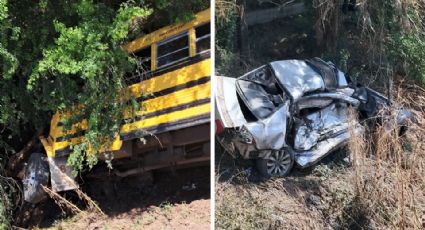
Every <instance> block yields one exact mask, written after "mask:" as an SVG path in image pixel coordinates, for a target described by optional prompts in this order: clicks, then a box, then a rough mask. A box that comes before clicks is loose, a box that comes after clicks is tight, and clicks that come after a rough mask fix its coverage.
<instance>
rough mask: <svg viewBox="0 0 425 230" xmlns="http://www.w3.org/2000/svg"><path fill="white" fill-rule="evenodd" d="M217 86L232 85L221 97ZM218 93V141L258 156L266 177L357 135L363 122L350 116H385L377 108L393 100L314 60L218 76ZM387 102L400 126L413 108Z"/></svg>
mask: <svg viewBox="0 0 425 230" xmlns="http://www.w3.org/2000/svg"><path fill="white" fill-rule="evenodd" d="M219 87H224V88H228V89H231V88H232V87H234V89H235V90H234V91H233V92H229V91H228V92H226V95H223V94H222V92H223V91H222V90H221V89H219ZM216 92H217V95H216V103H217V105H216V107H217V109H218V113H217V114H218V119H219V121H220V123H222V125H223V126H224V127H225V129H224V130H223V131H222V132H221V133H219V134H218V135H217V139H218V140H219V142H220V143H221V144H222V146H223V147H224V148H225V149H226V150H227V151H228V152H229V153H231V154H232V155H233V156H235V157H237V156H242V157H243V158H245V159H256V160H257V166H258V169H259V171H260V172H261V173H262V174H264V175H265V176H284V175H286V174H288V173H289V171H290V170H291V168H292V165H293V164H294V163H296V165H297V166H299V167H301V168H306V167H309V166H311V165H313V164H315V163H317V162H318V161H319V160H320V159H322V158H323V157H325V156H326V155H327V154H329V153H331V152H332V151H333V150H336V149H338V148H340V147H342V146H344V145H345V144H346V143H347V141H348V140H349V138H350V137H351V136H352V135H362V134H363V133H364V130H365V125H364V124H363V123H364V122H359V121H358V120H357V119H354V117H359V118H360V121H362V120H365V119H368V120H371V119H374V120H376V121H377V122H391V121H390V120H389V118H390V116H389V114H388V113H383V114H382V113H380V111H383V110H386V109H388V108H389V107H390V106H391V105H390V102H389V101H388V99H387V98H386V97H384V96H382V95H381V94H379V93H377V92H376V91H374V90H372V89H370V88H367V87H362V86H360V85H354V84H353V83H351V82H350V81H349V79H347V78H346V77H345V75H344V73H342V72H341V71H340V70H338V69H337V68H336V67H335V66H334V65H333V64H332V63H330V62H324V61H323V60H321V59H319V58H314V59H311V60H286V61H276V62H272V63H270V64H268V65H264V66H261V67H260V68H257V69H255V70H253V71H251V72H249V73H247V74H245V75H243V76H241V77H239V78H237V79H233V78H227V77H218V84H217V89H216ZM392 106H393V107H395V110H394V111H395V113H396V114H395V116H394V117H395V120H396V121H397V125H398V126H399V127H402V126H403V127H404V126H406V125H407V121H408V120H409V118H410V117H411V113H410V112H408V111H406V110H404V109H402V108H400V107H398V108H397V105H392ZM352 111H353V112H352ZM387 111H388V110H387Z"/></svg>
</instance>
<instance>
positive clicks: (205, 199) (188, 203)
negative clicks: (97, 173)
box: [32, 166, 210, 230]
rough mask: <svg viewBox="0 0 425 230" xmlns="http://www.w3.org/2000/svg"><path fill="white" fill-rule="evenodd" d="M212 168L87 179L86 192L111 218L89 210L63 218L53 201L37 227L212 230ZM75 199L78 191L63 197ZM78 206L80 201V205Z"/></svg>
mask: <svg viewBox="0 0 425 230" xmlns="http://www.w3.org/2000/svg"><path fill="white" fill-rule="evenodd" d="M209 175H210V167H209V166H202V167H196V168H187V169H180V170H175V171H164V172H157V173H155V174H154V176H153V181H150V180H146V178H143V177H141V176H138V177H137V176H136V177H130V178H125V179H121V180H118V181H116V180H106V181H100V180H94V179H87V180H85V181H84V184H83V186H82V187H83V190H84V191H85V192H86V193H87V194H88V195H89V196H90V197H91V198H92V199H93V200H94V201H95V202H96V203H98V204H99V206H100V208H101V209H102V211H103V212H104V213H105V216H102V215H100V214H98V213H94V212H89V211H83V212H81V213H78V214H75V215H69V214H63V212H61V210H60V208H59V207H58V206H57V205H56V204H55V203H54V202H53V201H50V202H48V203H46V204H45V205H44V208H43V210H42V211H43V215H42V220H41V221H40V222H39V224H36V226H34V227H32V228H35V229H72V230H77V229H84V230H94V229H121V230H124V229H209V228H210V183H209V181H210V176H209ZM63 195H64V196H65V197H67V199H70V200H73V199H74V200H75V197H73V196H75V195H73V194H72V193H67V194H63ZM77 205H79V204H78V202H77Z"/></svg>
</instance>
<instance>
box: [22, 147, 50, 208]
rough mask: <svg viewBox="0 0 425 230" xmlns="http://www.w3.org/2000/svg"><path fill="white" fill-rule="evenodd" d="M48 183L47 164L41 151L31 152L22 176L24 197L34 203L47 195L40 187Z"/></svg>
mask: <svg viewBox="0 0 425 230" xmlns="http://www.w3.org/2000/svg"><path fill="white" fill-rule="evenodd" d="M48 183H49V164H48V162H47V160H46V156H45V155H44V154H42V153H32V154H31V156H30V158H29V159H28V162H27V166H26V168H25V174H24V178H23V185H24V199H25V201H27V202H30V203H33V204H36V203H39V202H40V201H42V200H44V199H45V198H46V197H47V194H46V192H45V191H44V190H43V188H42V187H41V186H42V185H43V186H47V185H48Z"/></svg>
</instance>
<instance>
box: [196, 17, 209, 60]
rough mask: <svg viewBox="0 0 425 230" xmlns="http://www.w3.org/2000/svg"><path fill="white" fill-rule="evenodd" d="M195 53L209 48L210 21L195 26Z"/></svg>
mask: <svg viewBox="0 0 425 230" xmlns="http://www.w3.org/2000/svg"><path fill="white" fill-rule="evenodd" d="M195 34H196V53H202V52H204V51H206V50H209V49H210V23H207V24H204V25H202V26H198V27H196V28H195Z"/></svg>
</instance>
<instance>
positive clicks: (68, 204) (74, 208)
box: [41, 185, 82, 214]
mask: <svg viewBox="0 0 425 230" xmlns="http://www.w3.org/2000/svg"><path fill="white" fill-rule="evenodd" d="M41 187H42V188H43V190H44V191H45V192H46V193H47V195H49V196H50V198H52V199H53V200H54V201H55V202H56V204H57V205H59V207H60V208H61V209H62V210H63V208H67V209H69V210H71V212H73V213H74V214H78V213H81V212H82V211H81V209H79V208H78V207H77V206H75V205H74V204H73V203H71V202H69V201H68V200H67V199H65V198H63V197H62V196H61V195H59V194H58V193H57V192H54V191H53V190H51V189H49V188H48V187H46V186H44V185H41Z"/></svg>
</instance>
